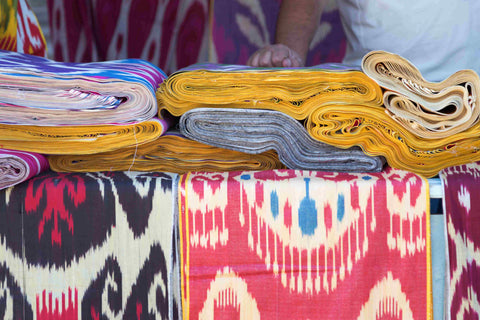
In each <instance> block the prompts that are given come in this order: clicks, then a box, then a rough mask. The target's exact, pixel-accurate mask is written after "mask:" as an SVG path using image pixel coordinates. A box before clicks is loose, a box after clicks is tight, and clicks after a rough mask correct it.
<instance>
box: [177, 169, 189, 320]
mask: <svg viewBox="0 0 480 320" xmlns="http://www.w3.org/2000/svg"><path fill="white" fill-rule="evenodd" d="M189 177H190V172H188V173H187V174H186V175H182V176H181V177H180V180H179V181H180V183H179V188H178V199H179V201H178V229H179V230H180V231H179V232H180V261H181V265H180V271H181V280H182V281H184V283H185V285H183V284H182V286H181V288H182V313H183V319H184V320H187V319H190V309H189V306H190V304H189V303H190V289H189V266H190V252H189V248H190V244H189V243H188V239H189V236H188V235H189V227H188V205H187V201H188V200H187V188H186V185H187V184H186V181H187V180H188V179H189ZM182 185H183V190H184V191H183V192H184V199H185V202H184V210H185V214H184V215H185V229H186V230H185V234H186V236H185V246H186V247H185V250H186V254H185V255H186V257H185V256H184V255H183V240H182V239H183V224H182V219H183V215H182V212H183V211H182V204H183V202H182V201H181V199H182ZM185 260H186V261H185ZM184 261H185V263H183V262H184ZM184 265H185V267H183V266H184ZM184 288H185V290H184Z"/></svg>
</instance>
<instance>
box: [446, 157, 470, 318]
mask: <svg viewBox="0 0 480 320" xmlns="http://www.w3.org/2000/svg"><path fill="white" fill-rule="evenodd" d="M440 176H441V178H442V179H443V181H444V183H443V184H444V195H445V198H444V213H445V220H446V221H445V224H446V233H447V234H446V238H447V259H448V260H447V270H446V273H447V279H446V280H447V281H446V290H445V298H446V308H445V309H446V317H445V318H446V319H478V317H479V316H480V302H479V300H478V297H479V296H480V290H479V289H480V287H479V283H480V282H479V281H480V233H479V232H478V230H480V202H479V200H478V194H479V193H480V188H479V186H480V165H479V164H478V163H471V164H466V165H461V166H455V167H450V168H447V169H444V170H442V171H441V172H440Z"/></svg>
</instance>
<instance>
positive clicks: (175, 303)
mask: <svg viewBox="0 0 480 320" xmlns="http://www.w3.org/2000/svg"><path fill="white" fill-rule="evenodd" d="M176 179H177V176H176V175H172V174H165V173H123V172H122V173H110V174H108V175H104V174H96V173H89V174H58V173H52V172H49V173H47V174H41V175H40V176H37V177H34V178H32V179H31V180H29V181H28V182H27V183H23V184H21V185H18V186H15V187H12V188H11V189H9V191H10V192H2V193H0V221H2V223H0V288H1V290H0V292H1V293H2V295H1V299H0V315H3V317H4V318H5V319H113V318H123V319H138V318H142V319H143V318H149V319H178V318H181V309H180V305H179V301H180V300H179V299H178V297H179V296H180V288H179V282H178V281H179V269H178V266H179V265H178V258H177V256H176V254H177V250H176V244H175V241H174V240H175V239H176V234H175V233H174V232H176V231H175V229H174V225H175V220H174V215H173V211H174V205H175V203H176V202H175V199H176V185H177V184H176Z"/></svg>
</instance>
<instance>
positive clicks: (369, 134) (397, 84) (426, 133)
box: [157, 51, 480, 177]
mask: <svg viewBox="0 0 480 320" xmlns="http://www.w3.org/2000/svg"><path fill="white" fill-rule="evenodd" d="M363 69H364V72H361V71H359V70H353V69H352V68H348V67H347V66H342V65H338V64H329V65H321V66H317V67H314V68H301V69H280V68H278V69H276V68H273V69H272V68H270V69H268V68H248V67H243V66H226V65H208V64H206V65H194V66H191V67H189V68H186V69H183V70H179V71H178V72H176V73H175V74H173V75H172V76H170V77H169V78H168V79H167V81H165V82H163V83H162V85H161V86H160V88H159V90H158V91H157V97H158V99H159V107H160V109H162V108H165V109H167V110H168V111H169V112H171V113H172V114H174V115H177V116H180V115H182V114H184V113H186V112H187V111H188V110H191V109H197V108H202V107H208V108H236V109H266V110H275V111H279V112H282V113H284V114H286V115H289V116H291V117H293V118H295V119H297V120H305V121H304V125H305V127H306V129H307V131H308V133H309V135H310V136H311V137H312V138H314V139H315V140H318V141H321V142H324V143H327V144H330V145H333V146H335V147H339V148H351V147H354V146H358V147H360V148H361V149H362V150H363V151H364V152H365V153H366V154H368V155H370V156H383V157H385V158H386V160H387V162H388V164H389V165H390V166H392V167H395V168H400V169H403V170H408V171H411V172H415V173H418V174H421V175H423V176H426V177H431V176H434V175H436V174H437V173H438V172H439V171H440V170H441V169H442V168H446V167H449V166H452V165H456V164H462V163H468V162H471V161H475V160H480V152H478V151H480V140H479V139H478V135H479V134H480V124H479V123H478V116H479V113H480V109H479V108H478V106H477V104H478V102H477V100H478V99H477V95H478V93H479V92H480V80H479V78H478V75H477V74H476V73H475V72H473V71H471V70H463V71H459V72H457V73H456V74H454V75H452V76H451V77H450V78H448V79H447V80H445V81H443V82H441V83H431V82H427V81H426V80H424V79H423V78H422V76H421V74H420V72H419V71H418V70H417V69H416V68H415V67H414V66H413V65H412V64H410V63H409V62H408V61H407V60H405V59H403V58H401V57H399V56H397V55H393V54H390V53H387V52H378V51H376V52H371V53H369V54H367V55H366V56H365V57H364V60H363ZM381 88H383V90H384V92H383V93H382V89H381ZM192 137H193V135H192Z"/></svg>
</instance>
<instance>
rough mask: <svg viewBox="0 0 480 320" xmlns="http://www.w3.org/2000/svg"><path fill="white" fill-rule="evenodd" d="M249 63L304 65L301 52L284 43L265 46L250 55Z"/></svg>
mask: <svg viewBox="0 0 480 320" xmlns="http://www.w3.org/2000/svg"><path fill="white" fill-rule="evenodd" d="M247 65H249V66H252V67H303V66H304V62H303V60H302V58H300V56H299V54H298V53H297V52H296V51H295V50H292V49H290V48H289V47H287V46H286V45H284V44H274V45H268V46H265V47H263V48H261V49H259V50H257V51H256V52H255V53H254V54H252V55H251V56H250V59H248V61H247Z"/></svg>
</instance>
